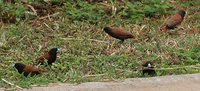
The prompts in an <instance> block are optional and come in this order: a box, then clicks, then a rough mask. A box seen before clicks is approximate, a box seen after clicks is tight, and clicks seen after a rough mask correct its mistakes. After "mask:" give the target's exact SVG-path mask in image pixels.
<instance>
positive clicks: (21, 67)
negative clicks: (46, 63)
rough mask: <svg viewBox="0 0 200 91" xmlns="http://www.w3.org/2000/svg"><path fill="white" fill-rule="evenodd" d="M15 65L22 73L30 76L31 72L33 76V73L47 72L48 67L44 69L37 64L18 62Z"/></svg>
mask: <svg viewBox="0 0 200 91" xmlns="http://www.w3.org/2000/svg"><path fill="white" fill-rule="evenodd" d="M14 67H15V68H16V69H17V71H18V72H19V73H20V74H22V73H23V74H24V76H26V77H27V76H28V75H29V74H31V76H33V75H38V74H41V73H42V72H47V71H48V70H47V69H42V68H38V67H36V66H32V65H25V64H23V63H16V64H15V65H14Z"/></svg>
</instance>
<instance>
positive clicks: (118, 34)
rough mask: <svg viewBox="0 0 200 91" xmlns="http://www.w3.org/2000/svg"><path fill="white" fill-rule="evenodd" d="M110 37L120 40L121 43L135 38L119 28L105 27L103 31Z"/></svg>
mask: <svg viewBox="0 0 200 91" xmlns="http://www.w3.org/2000/svg"><path fill="white" fill-rule="evenodd" d="M103 30H104V31H105V32H106V33H107V34H108V35H110V36H112V37H114V38H116V39H119V40H121V41H124V40H126V39H129V38H135V37H134V36H133V35H132V34H131V33H130V32H127V31H124V30H122V29H119V28H115V27H105V28H104V29H103Z"/></svg>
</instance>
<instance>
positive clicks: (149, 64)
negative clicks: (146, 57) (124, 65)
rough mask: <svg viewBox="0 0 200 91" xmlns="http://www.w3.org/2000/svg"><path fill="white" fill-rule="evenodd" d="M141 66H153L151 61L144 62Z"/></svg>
mask: <svg viewBox="0 0 200 91" xmlns="http://www.w3.org/2000/svg"><path fill="white" fill-rule="evenodd" d="M142 66H144V67H148V68H153V66H154V64H153V62H151V61H147V62H145V63H144V64H143V65H142Z"/></svg>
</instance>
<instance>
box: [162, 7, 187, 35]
mask: <svg viewBox="0 0 200 91" xmlns="http://www.w3.org/2000/svg"><path fill="white" fill-rule="evenodd" d="M185 14H186V12H185V11H184V10H180V11H178V13H177V14H175V15H173V16H171V17H170V19H168V21H167V22H166V24H165V26H164V30H163V31H164V32H167V31H168V30H170V29H174V28H176V27H177V26H178V25H180V24H181V22H182V21H183V19H184V17H185Z"/></svg>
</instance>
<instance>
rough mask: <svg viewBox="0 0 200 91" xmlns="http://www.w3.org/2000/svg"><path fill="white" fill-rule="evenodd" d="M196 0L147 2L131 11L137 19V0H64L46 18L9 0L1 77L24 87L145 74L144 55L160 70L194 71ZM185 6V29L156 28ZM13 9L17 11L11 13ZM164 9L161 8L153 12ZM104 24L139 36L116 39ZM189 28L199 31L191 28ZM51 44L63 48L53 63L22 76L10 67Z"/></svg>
mask: <svg viewBox="0 0 200 91" xmlns="http://www.w3.org/2000/svg"><path fill="white" fill-rule="evenodd" d="M55 1H56V0H55ZM152 1H153V0H152ZM156 1H157V0H156ZM195 1H196V2H191V1H185V2H179V1H177V2H172V3H170V2H169V1H167V2H165V3H164V4H162V5H163V6H159V7H164V8H161V10H154V11H156V13H152V12H154V11H150V10H151V9H150V10H148V9H149V7H154V6H156V5H157V6H158V5H159V4H158V2H153V3H155V5H154V6H150V5H149V6H146V8H145V12H140V11H137V12H138V13H136V14H134V16H137V17H139V18H138V19H137V17H134V16H132V14H133V12H136V11H135V10H134V9H135V6H130V4H133V5H135V4H134V3H131V2H128V1H126V3H128V5H126V3H125V4H123V3H119V2H118V1H114V2H112V1H109V2H108V3H105V2H101V3H97V2H91V3H87V2H83V1H78V0H77V2H76V3H75V4H72V3H68V2H65V5H63V6H59V7H58V6H57V7H56V10H55V11H54V12H49V14H50V15H52V16H51V17H50V18H48V17H46V16H47V14H46V13H44V14H41V15H40V13H38V15H37V16H35V15H33V14H32V13H30V12H32V10H30V9H27V7H25V6H24V8H23V7H22V6H20V4H22V3H19V2H17V3H18V4H15V5H16V7H14V6H12V4H13V3H8V7H10V8H9V10H8V11H5V12H8V14H10V13H9V12H11V13H12V14H11V15H12V19H9V18H6V19H7V20H8V21H2V22H0V26H1V28H0V38H1V40H0V58H1V59H0V77H1V78H4V79H6V80H7V81H9V82H12V83H14V84H16V85H18V86H20V87H23V88H30V87H31V86H33V85H47V84H48V83H60V82H61V83H82V82H90V81H112V80H118V79H125V78H135V77H146V76H143V75H142V74H141V71H140V69H141V64H142V63H143V62H144V61H146V60H153V61H155V62H156V63H157V69H158V70H157V74H158V76H163V75H174V74H192V73H198V72H200V68H199V67H200V66H199V63H200V34H199V29H200V25H199V24H200V21H199V18H200V15H199V12H198V11H199V8H200V7H199V4H198V3H200V2H199V1H198V0H195ZM2 3H3V2H1V3H0V4H2ZM144 3H145V4H141V3H140V2H138V3H137V4H138V5H141V6H140V7H143V5H148V3H146V2H144ZM10 4H11V5H10ZM137 4H136V5H137ZM5 5H6V4H5ZM17 5H19V7H17ZM30 5H31V3H30ZM112 6H115V8H117V11H116V13H113V12H115V11H113V10H112ZM117 6H119V7H117ZM90 7H91V8H90ZM2 8H4V7H1V9H2ZM118 8H119V11H118ZM183 8H184V9H186V10H187V16H186V18H185V20H184V21H183V23H182V25H181V26H183V28H184V29H183V30H175V32H176V31H178V32H180V33H183V34H182V35H169V34H166V33H160V32H158V31H159V28H160V26H162V25H163V22H164V21H166V18H167V17H169V16H170V14H173V12H175V11H176V10H177V9H183ZM1 9H0V10H1ZM13 9H14V10H16V11H17V10H18V9H20V11H19V12H18V13H16V12H14V13H13V12H12V10H13ZM78 9H80V10H81V11H80V10H78ZM139 9H140V8H139ZM154 9H156V8H154ZM162 9H163V10H164V11H165V12H162V13H157V12H159V11H162ZM174 9H175V10H174ZM25 11H27V12H29V13H27V12H26V13H25ZM127 11H128V12H129V13H130V14H129V13H127ZM141 11H142V10H141ZM22 12H24V13H22ZM58 12H59V13H58ZM131 12H132V13H131ZM146 12H147V13H148V14H147V15H149V14H150V16H149V17H148V16H145V14H146ZM21 13H22V14H24V15H21ZM93 13H95V14H93ZM6 14H7V13H6ZM45 14H46V15H45ZM152 14H155V15H152ZM3 15H5V13H4V14H3ZM3 15H1V20H3V18H2V17H8V16H6V15H5V16H3ZM82 16H83V17H82ZM154 16H156V17H154ZM13 17H15V18H16V20H13ZM9 20H11V22H9ZM134 20H135V21H134ZM13 22H14V23H13ZM108 25H110V26H116V27H121V28H123V29H125V30H126V31H130V32H132V33H133V34H134V35H137V36H138V37H139V40H138V41H135V40H131V39H129V40H126V41H125V42H124V43H123V44H120V43H118V42H119V40H116V39H114V38H111V37H110V36H108V35H107V34H105V33H104V32H103V31H102V28H103V27H105V26H108ZM141 29H142V30H141ZM190 31H198V33H196V34H189V33H190ZM53 47H58V48H61V49H62V51H61V52H60V53H59V54H58V59H57V61H56V63H55V64H53V65H52V66H51V67H48V69H49V72H48V73H44V74H42V75H37V76H34V77H27V78H26V77H24V76H22V75H20V74H18V72H17V71H16V69H14V68H13V67H12V65H13V64H14V63H16V62H22V63H24V64H33V63H34V62H35V59H36V58H38V57H39V56H40V55H42V54H43V53H44V52H47V51H48V50H49V49H51V48H53ZM0 87H5V88H10V85H8V84H6V83H4V82H3V81H2V80H0Z"/></svg>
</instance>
